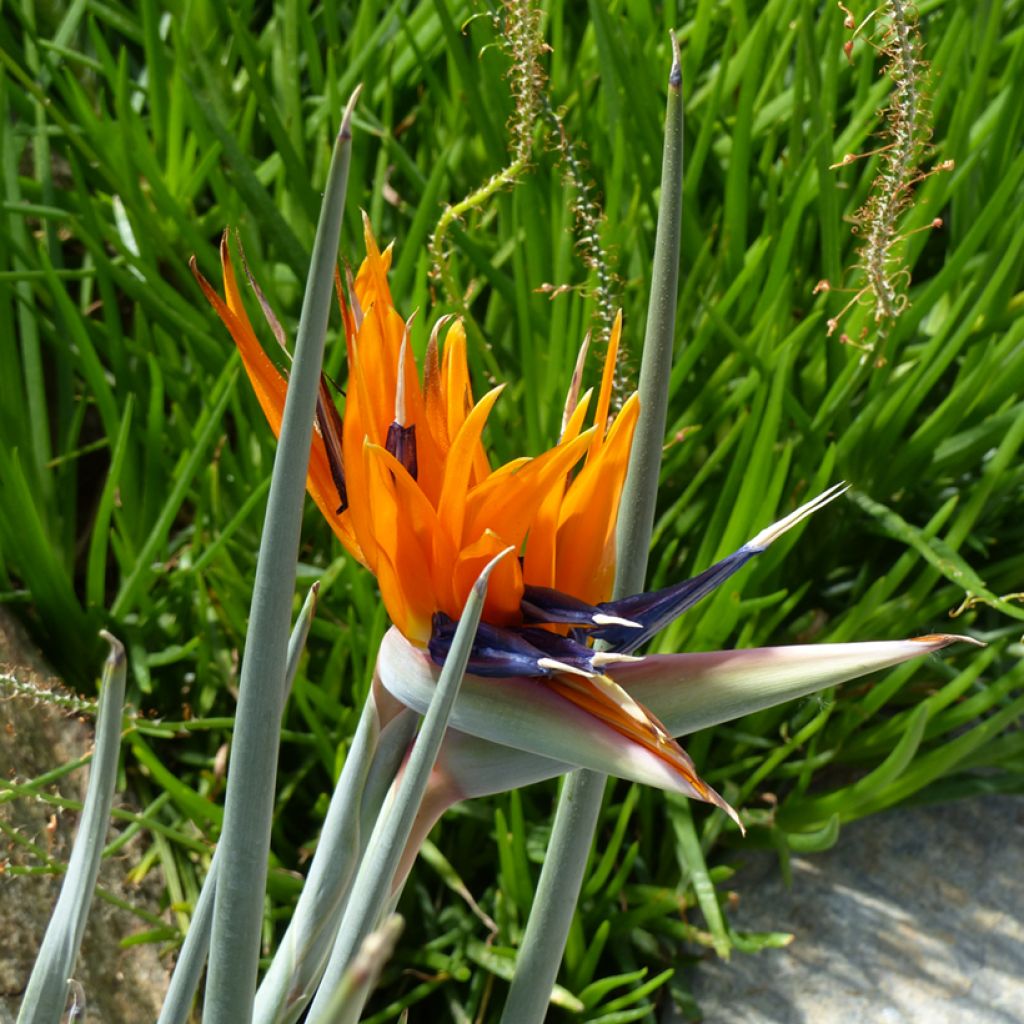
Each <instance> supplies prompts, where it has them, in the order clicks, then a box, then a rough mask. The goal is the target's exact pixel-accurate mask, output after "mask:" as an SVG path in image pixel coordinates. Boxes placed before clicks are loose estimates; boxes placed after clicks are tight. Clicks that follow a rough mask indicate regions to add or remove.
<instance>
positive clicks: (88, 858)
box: [18, 631, 125, 1024]
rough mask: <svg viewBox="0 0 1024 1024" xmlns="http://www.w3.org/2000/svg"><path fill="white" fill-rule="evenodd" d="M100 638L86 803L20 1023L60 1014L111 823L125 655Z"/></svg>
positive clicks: (53, 1021)
mask: <svg viewBox="0 0 1024 1024" xmlns="http://www.w3.org/2000/svg"><path fill="white" fill-rule="evenodd" d="M100 636H102V637H103V639H104V640H106V641H107V643H109V644H110V654H109V655H108V656H107V660H106V663H105V664H104V666H103V682H102V692H101V694H100V706H99V713H98V714H97V716H96V749H95V752H94V754H93V758H92V767H91V768H90V770H89V786H88V789H87V790H86V794H85V805H84V806H83V808H82V819H81V823H80V824H79V827H78V835H77V836H76V837H75V844H74V846H73V847H72V850H71V858H70V860H69V861H68V870H67V874H66V875H65V876H64V884H63V885H62V886H61V888H60V896H58V897H57V905H56V907H55V908H54V911H53V916H52V917H51V918H50V923H49V924H48V925H47V927H46V934H45V935H44V936H43V942H42V945H41V947H40V949H39V955H38V956H37V957H36V962H35V966H34V967H33V968H32V975H31V977H30V978H29V979H28V986H27V987H26V989H25V996H24V998H23V999H22V1002H21V1010H20V1012H19V1013H18V1024H57V1022H58V1021H60V1019H61V1017H62V1016H63V1014H64V1004H65V1003H66V1002H67V997H68V979H69V978H70V977H71V976H72V974H73V973H74V968H75V959H76V958H77V956H78V948H79V946H80V945H81V944H82V935H83V933H84V932H85V922H86V918H87V916H88V914H89V905H90V904H91V903H92V896H93V892H94V890H95V888H96V876H97V875H98V874H99V870H100V858H101V856H102V854H103V846H104V843H105V840H106V836H107V828H108V827H109V825H110V809H111V807H112V806H113V803H114V787H115V785H116V783H117V760H118V755H119V753H120V750H121V715H122V712H123V710H124V685H125V654H124V647H122V646H121V643H120V641H118V640H116V639H115V638H114V637H112V636H111V635H110V634H109V633H107V632H106V631H103V632H101V633H100Z"/></svg>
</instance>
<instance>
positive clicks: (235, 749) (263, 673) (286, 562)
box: [203, 89, 358, 1024]
mask: <svg viewBox="0 0 1024 1024" xmlns="http://www.w3.org/2000/svg"><path fill="white" fill-rule="evenodd" d="M357 96H358V89H357V90H356V93H355V94H353V96H352V98H351V99H350V100H349V103H348V106H347V107H346V109H345V113H344V116H343V118H342V122H341V130H340V131H339V133H338V138H337V141H336V144H335V147H334V153H333V156H332V157H331V166H330V169H329V171H328V175H327V184H326V188H325V192H324V205H323V209H322V210H321V213H320V222H319V224H318V225H317V232H316V240H315V242H314V244H313V258H312V262H311V264H310V269H309V276H308V278H307V281H306V292H305V296H304V298H303V303H302V313H301V315H300V319H299V330H298V336H297V339H296V344H295V359H294V362H293V363H292V370H291V377H290V379H289V385H288V396H287V400H286V402H285V407H284V416H283V419H282V422H281V435H280V438H279V442H278V446H277V454H276V456H275V458H274V470H273V474H272V476H271V482H270V495H269V497H268V499H267V516H266V523H265V527H264V531H263V538H262V541H261V543H260V551H259V557H258V559H257V563H256V580H255V584H254V589H253V600H252V609H251V612H250V616H249V630H248V636H247V641H246V647H245V654H244V656H243V660H242V675H241V681H240V684H239V697H238V711H237V714H236V719H235V731H234V740H233V743H232V752H231V762H230V766H229V770H228V781H227V796H226V800H225V806H224V825H223V831H222V833H221V839H220V846H221V847H222V864H223V865H224V867H223V870H222V871H221V873H220V875H221V877H220V879H219V882H218V885H217V892H216V896H215V897H214V907H213V930H212V933H211V949H210V968H209V973H208V975H207V984H206V1000H205V1004H204V1007H203V1021H204V1022H205V1024H249V1021H250V1020H251V1019H252V1007H253V998H254V996H255V993H256V972H257V967H258V961H259V948H260V936H261V932H262V928H261V925H262V920H263V903H264V895H265V890H266V881H267V857H268V854H269V850H270V826H271V816H272V813H273V805H274V785H275V779H276V775H277V749H278V742H279V737H280V732H281V713H282V708H283V700H282V692H283V682H284V677H285V670H286V663H287V657H288V633H289V622H290V618H291V603H292V595H293V593H294V590H295V567H296V560H297V558H298V550H299V532H300V527H301V523H302V506H303V502H304V500H305V496H306V474H307V470H308V466H309V448H310V443H311V440H312V434H313V420H314V410H315V408H316V395H317V389H318V387H319V383H320V368H321V364H322V362H323V349H324V337H325V335H326V333H327V319H328V314H329V312H330V306H331V301H332V293H333V287H334V272H335V267H336V265H337V258H338V243H339V238H340V235H341V221H342V214H343V212H344V208H345V191H346V188H347V186H348V169H349V160H350V156H351V150H352V130H351V124H352V111H353V107H354V105H355V101H356V98H357Z"/></svg>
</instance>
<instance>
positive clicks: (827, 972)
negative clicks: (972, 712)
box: [693, 796, 1024, 1024]
mask: <svg viewBox="0 0 1024 1024" xmlns="http://www.w3.org/2000/svg"><path fill="white" fill-rule="evenodd" d="M744 860H745V862H746V863H745V866H744V867H743V868H742V869H741V870H740V872H739V873H738V874H737V875H736V877H735V878H734V879H733V882H732V883H731V884H732V887H733V888H734V889H735V890H736V891H737V892H738V894H739V904H738V906H737V907H736V908H735V909H734V910H733V912H732V914H731V921H732V923H733V925H734V926H735V927H737V928H740V929H753V930H763V931H768V930H780V931H788V932H792V933H793V934H794V936H795V938H794V941H793V942H792V944H791V945H790V946H788V947H787V948H785V949H778V950H765V951H764V952H762V953H759V954H757V955H755V956H744V955H742V954H733V958H732V960H731V961H730V962H728V963H726V962H723V961H718V960H711V959H709V960H705V961H703V962H702V963H701V964H700V965H699V967H698V969H697V971H696V973H695V976H694V978H693V985H694V994H695V996H696V998H697V1001H698V1002H699V1003H700V1006H701V1009H702V1011H703V1013H704V1020H706V1021H708V1022H717V1021H729V1022H730V1024H861V1022H863V1024H869V1022H870V1024H1021V1022H1024V797H1019V796H999V797H992V798H988V799H984V800H982V799H974V800H968V801H962V802H958V803H953V804H947V805H944V806H934V807H918V808H910V809H903V810H896V811H890V812H888V813H886V814H882V815H877V816H875V817H872V818H869V819H866V820H864V821H859V822H854V823H852V824H850V825H847V826H845V827H844V828H843V830H842V832H841V833H840V837H839V842H838V843H837V845H836V846H835V847H833V849H831V850H829V851H827V852H825V853H822V854H817V855H814V856H810V857H794V858H793V862H792V864H793V886H792V888H791V889H787V888H786V886H785V885H784V884H783V882H782V880H781V878H780V875H779V870H778V864H777V860H776V858H775V856H774V855H770V854H762V853H760V852H758V853H756V854H754V855H753V856H748V857H745V858H744Z"/></svg>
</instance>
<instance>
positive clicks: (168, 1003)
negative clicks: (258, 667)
mask: <svg viewBox="0 0 1024 1024" xmlns="http://www.w3.org/2000/svg"><path fill="white" fill-rule="evenodd" d="M319 592H320V584H319V583H314V584H313V586H312V587H310V589H309V593H308V594H307V595H306V600H305V601H304V602H303V604H302V610H301V611H300V612H299V617H298V619H297V620H296V622H295V628H294V629H293V630H292V635H291V637H290V639H289V640H288V667H287V670H286V672H285V679H284V689H283V697H284V699H285V700H287V699H288V694H289V693H290V692H291V688H292V683H293V682H294V681H295V673H296V672H298V669H299V659H300V658H301V657H302V652H303V651H304V650H305V647H306V638H307V637H308V636H309V627H310V624H311V623H312V621H313V615H314V614H315V613H316V600H317V595H318V594H319ZM222 856H223V853H222V850H221V848H220V847H218V848H217V849H216V850H215V851H214V854H213V858H212V860H211V861H210V868H209V870H208V871H207V872H206V878H205V879H204V880H203V888H202V890H201V891H200V893H199V899H198V900H196V906H195V911H194V913H193V914H192V920H191V921H190V922H189V926H188V934H187V935H186V936H185V941H184V942H183V943H182V945H181V950H180V951H179V953H178V959H177V961H176V963H175V964H174V973H173V974H172V975H171V982H170V984H169V985H168V986H167V995H166V996H164V1001H163V1005H162V1006H161V1007H160V1016H159V1017H158V1018H157V1024H186V1022H187V1021H188V1019H189V1015H190V1014H191V1012H192V1002H193V1000H194V999H195V997H196V991H197V990H198V988H199V979H200V978H201V977H202V973H203V968H204V967H205V966H206V957H207V955H208V953H209V951H210V930H211V928H212V927H213V900H214V896H215V894H216V892H217V876H218V875H219V874H220V863H221V858H222Z"/></svg>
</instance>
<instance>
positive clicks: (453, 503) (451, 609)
mask: <svg viewBox="0 0 1024 1024" xmlns="http://www.w3.org/2000/svg"><path fill="white" fill-rule="evenodd" d="M364 236H365V243H366V259H365V260H364V261H363V263H362V266H361V267H360V269H359V273H358V274H357V275H356V278H355V281H354V283H353V285H352V288H351V294H350V298H349V301H348V302H345V300H344V298H343V297H342V294H341V289H340V288H339V301H340V305H341V309H342V322H343V325H344V332H345V343H346V348H347V354H348V374H349V377H348V384H347V387H346V394H345V399H344V411H343V414H339V413H338V411H337V409H336V408H335V406H334V404H333V401H332V399H331V398H330V395H329V393H328V389H327V387H326V385H324V386H322V387H321V408H322V411H323V415H322V416H321V417H319V418H318V422H317V429H316V431H315V432H314V437H313V446H312V450H311V453H310V468H309V481H308V486H309V492H310V494H311V496H312V497H313V500H314V501H315V502H316V504H317V506H318V507H319V509H320V511H321V512H322V513H323V515H324V517H325V518H326V519H327V521H328V522H329V523H330V524H331V527H332V529H333V530H334V532H335V534H336V535H337V537H338V539H339V540H340V541H341V543H342V544H343V545H344V546H345V548H346V550H347V551H349V552H350V553H351V554H352V556H353V557H355V558H356V559H358V560H359V561H360V562H362V563H363V564H364V565H366V566H367V568H369V569H370V570H371V571H372V572H373V573H374V575H375V576H376V577H377V581H378V584H379V586H380V590H381V595H382V597H383V599H384V603H385V605H386V607H387V610H388V614H389V615H390V617H391V620H392V622H394V624H395V625H396V626H397V627H398V629H399V630H400V631H401V632H402V633H403V634H404V635H405V636H406V637H407V638H408V639H409V640H411V641H412V642H413V643H416V644H418V645H425V644H426V642H427V640H428V639H429V637H430V630H431V618H432V616H433V614H434V613H435V612H437V611H441V612H444V613H446V614H447V615H449V616H450V617H452V618H453V619H455V618H458V616H459V615H460V613H461V611H462V608H463V606H464V604H465V601H466V598H467V596H468V594H469V590H470V588H471V587H472V585H473V582H474V581H475V579H476V577H477V575H478V574H479V572H480V570H481V569H482V568H483V566H484V565H485V564H486V563H487V562H489V561H490V560H491V559H492V558H493V557H494V556H495V555H496V554H498V553H499V552H501V551H502V550H504V549H505V548H507V547H509V546H511V547H512V548H513V549H514V550H515V551H517V552H519V554H520V555H521V557H520V558H511V557H510V558H506V559H504V560H503V561H502V562H501V563H499V567H498V568H497V569H496V571H495V572H494V574H493V575H492V577H491V581H490V586H489V589H488V596H487V603H486V606H485V609H484V618H485V620H486V621H488V622H491V623H493V624H495V625H501V626H515V625H517V624H519V623H520V622H521V614H520V602H521V599H522V595H523V586H524V583H528V584H533V585H537V586H543V587H553V588H555V589H557V590H560V591H562V592H563V593H567V594H571V595H572V596H574V597H578V598H581V599H583V600H585V601H588V602H590V603H592V604H593V603H596V602H598V601H602V600H605V599H606V598H607V597H608V596H609V594H610V590H611V584H612V579H613V576H614V571H615V542H614V541H615V519H616V515H617V510H618V504H619V497H620V494H621V491H622V484H623V481H624V479H625V474H626V464H627V461H628V458H629V449H630V445H631V443H632V438H633V432H634V428H635V426H636V420H637V415H638V412H639V406H638V400H637V397H636V395H633V396H632V397H631V398H630V399H629V400H628V401H627V402H626V403H625V404H624V405H623V407H622V409H621V410H620V411H619V413H618V414H617V415H616V416H615V417H614V419H611V417H610V406H611V393H612V381H613V375H614V369H615V360H616V354H617V349H618V344H619V337H620V333H621V328H622V321H621V315H620V316H619V317H617V318H616V321H615V326H614V328H613V330H612V335H611V341H610V344H609V346H608V353H607V357H606V360H605V366H604V373H603V377H602V380H601V386H600V390H599V392H598V395H597V403H596V410H595V415H594V425H593V426H591V427H590V428H589V429H585V420H586V415H587V411H588V408H589V406H590V402H591V398H592V394H591V393H590V392H588V393H587V394H586V395H584V396H583V398H582V399H581V400H580V402H579V403H578V405H577V406H576V408H575V410H574V411H573V413H572V415H571V416H570V417H569V419H568V422H567V424H566V426H565V429H564V431H563V435H562V438H561V439H560V440H559V442H558V444H557V445H555V447H553V448H551V449H550V450H548V451H546V452H544V453H543V454H541V455H538V456H536V457H534V458H519V459H514V460H513V461H511V462H508V463H506V464H505V465H502V466H500V467H498V468H496V469H492V467H491V464H490V461H489V459H488V456H487V453H486V450H485V448H484V445H483V441H482V435H483V431H484V427H485V425H486V422H487V419H488V416H489V414H490V412H491V409H492V408H493V406H494V404H495V402H496V401H497V399H498V396H499V394H500V392H501V390H502V388H501V387H497V388H494V389H493V390H491V391H489V392H488V393H487V394H486V395H484V396H483V397H482V398H481V399H479V401H476V400H475V399H474V397H473V392H472V388H471V386H470V379H469V368H468V363H467V359H466V333H465V330H464V328H463V325H462V323H461V322H460V321H459V320H449V319H448V318H442V320H441V321H439V322H438V324H437V325H436V326H435V327H434V330H433V332H432V334H431V338H430V342H429V345H428V347H427V352H426V358H425V365H424V370H423V379H422V382H421V380H420V377H419V374H418V371H417V367H416V365H415V362H414V360H413V358H412V354H411V353H410V351H409V331H408V327H407V325H406V323H405V322H404V321H403V319H402V317H401V316H400V315H399V313H398V312H397V311H396V310H395V307H394V303H393V301H392V298H391V292H390V289H389V287H388V280H387V276H388V270H389V268H390V266H391V247H390V246H389V247H388V248H387V249H385V250H384V251H383V252H381V251H380V249H379V248H378V246H377V242H376V240H375V239H374V237H373V233H372V232H371V230H370V228H369V225H368V224H365V227H364ZM220 255H221V267H222V271H223V281H224V295H223V297H222V296H221V295H219V294H218V293H217V291H216V290H215V289H214V288H213V286H212V285H210V283H209V282H208V281H207V280H206V279H205V278H204V277H203V276H202V275H201V274H200V273H199V272H198V270H197V269H196V268H195V262H194V261H193V272H194V273H195V275H196V278H197V280H198V281H199V284H200V286H201V287H202V289H203V292H204V293H205V295H206V297H207V298H208V299H209V301H210V303H211V304H212V305H213V307H214V309H215V310H216V311H217V313H218V315H219V316H220V318H221V320H222V321H223V322H224V324H225V326H226V327H227V328H228V330H229V331H230V333H231V336H232V338H233V339H234V341H235V344H236V346H237V347H238V350H239V352H240V353H241V356H242V361H243V364H244V366H245V370H246V373H247V374H248V375H249V380H250V381H251V382H252V386H253V389H254V390H255V392H256V396H257V398H258V399H259V402H260V405H261V407H262V408H263V412H264V414H265V415H266V417H267V420H268V422H269V423H270V426H271V428H272V429H273V431H274V433H275V434H277V433H278V432H279V430H280V425H281V415H282V411H283V408H284V399H285V394H286V391H287V382H286V380H285V379H284V378H283V377H282V375H281V374H280V372H279V371H278V370H277V368H276V367H275V366H274V364H273V363H272V362H271V360H270V359H269V358H268V357H267V355H266V353H265V352H264V350H263V348H262V346H261V345H260V342H259V341H258V340H257V337H256V334H255V331H254V330H253V328H252V324H251V323H250V321H249V318H248V316H247V314H246V311H245V308H244V306H243V304H242V300H241V296H240V294H239V290H238V283H237V279H236V276H235V272H234V269H233V267H232V262H231V256H230V252H229V247H228V236H227V233H226V232H225V235H224V237H223V239H222V241H221V248H220ZM445 328H447V330H446V331H445ZM442 332H444V339H443V345H442V344H441V334H442ZM392 424H398V425H399V426H400V427H403V428H409V427H413V428H415V441H416V452H417V467H416V475H415V478H414V476H413V475H411V474H410V472H409V471H408V470H407V469H406V467H405V466H404V465H402V463H401V462H399V461H398V459H396V457H395V455H394V454H392V452H390V451H389V450H388V448H387V437H388V430H389V428H390V427H391V426H392ZM332 467H333V470H332ZM338 468H342V469H343V473H344V480H345V491H346V495H345V497H346V498H347V507H345V508H344V509H343V510H342V505H343V504H344V503H343V502H342V500H341V497H342V496H341V494H340V492H339V488H338V486H337V482H336V479H337V478H336V470H337V469H338Z"/></svg>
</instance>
